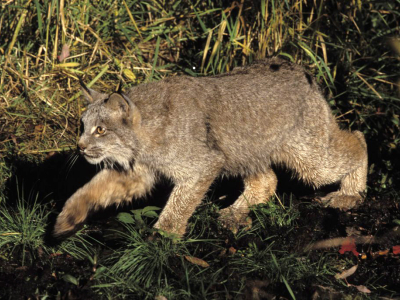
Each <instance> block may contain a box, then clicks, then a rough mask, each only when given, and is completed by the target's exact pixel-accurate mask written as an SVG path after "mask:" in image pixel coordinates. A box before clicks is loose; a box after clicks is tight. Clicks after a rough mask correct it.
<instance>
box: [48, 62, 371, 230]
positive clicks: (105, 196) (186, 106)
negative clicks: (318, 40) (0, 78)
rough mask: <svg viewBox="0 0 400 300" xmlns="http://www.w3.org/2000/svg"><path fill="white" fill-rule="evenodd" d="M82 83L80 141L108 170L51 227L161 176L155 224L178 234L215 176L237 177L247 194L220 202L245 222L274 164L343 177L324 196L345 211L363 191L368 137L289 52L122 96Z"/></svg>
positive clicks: (269, 191)
mask: <svg viewBox="0 0 400 300" xmlns="http://www.w3.org/2000/svg"><path fill="white" fill-rule="evenodd" d="M82 91H83V94H84V95H85V97H86V98H87V100H88V101H89V102H91V103H90V104H89V106H88V107H87V110H86V111H85V112H84V114H83V116H82V121H83V124H84V132H83V134H82V136H81V138H80V141H79V143H78V147H79V148H80V151H81V153H82V154H83V155H84V156H85V158H86V159H87V161H89V162H90V163H92V164H99V163H102V164H104V168H103V169H102V170H101V171H100V172H99V173H98V174H97V175H96V176H95V177H94V178H93V179H92V180H91V181H90V182H89V183H87V184H86V185H85V186H83V187H82V188H80V189H79V190H78V191H77V192H76V193H75V194H74V195H72V196H71V198H70V199H68V201H67V202H66V203H65V205H64V208H63V210H62V212H61V213H60V215H59V216H58V219H57V221H56V225H55V229H54V234H55V235H62V234H64V233H67V232H69V231H72V230H73V229H74V228H75V225H76V224H78V223H81V222H83V221H84V220H85V219H86V217H87V214H88V212H89V211H90V210H95V209H97V208H100V207H106V206H108V205H111V204H114V203H115V204H119V203H122V202H124V201H131V200H132V198H138V197H141V196H143V195H145V194H146V193H148V192H149V191H150V190H151V189H152V187H153V185H154V183H155V181H156V180H157V178H158V177H159V175H160V174H162V175H164V176H166V177H168V178H170V179H171V180H172V181H173V183H174V184H175V187H174V189H173V191H172V194H171V196H170V198H169V200H168V202H167V204H166V206H165V208H164V209H163V211H162V213H161V214H160V217H159V219H158V221H157V223H156V224H155V228H159V229H162V230H165V231H167V232H170V233H173V234H177V235H179V236H182V235H183V234H184V233H185V230H186V225H187V222H188V219H189V218H190V216H191V215H192V214H193V212H194V210H195V209H196V207H197V206H198V205H199V204H200V202H201V200H202V198H203V197H204V195H205V193H206V192H207V190H208V189H209V187H210V185H211V184H212V182H213V181H214V179H215V178H216V177H218V176H219V175H229V176H242V177H243V180H244V186H245V188H244V191H243V194H242V195H241V196H240V197H239V198H238V199H237V200H236V202H235V203H234V204H232V205H231V206H230V207H228V208H226V209H223V210H221V220H222V221H223V222H225V223H226V224H228V225H229V224H230V225H233V226H238V225H243V224H246V223H247V221H246V216H247V214H248V212H249V206H251V205H255V204H258V203H262V202H266V201H268V199H269V198H270V197H271V195H273V194H274V191H275V188H276V184H277V178H276V176H275V174H274V171H273V170H272V169H271V165H273V164H283V165H285V166H286V167H288V168H289V169H292V170H294V171H295V173H296V174H297V175H298V176H299V178H302V179H303V180H304V181H305V182H306V183H308V184H311V185H312V186H314V187H319V186H321V185H325V184H330V183H334V182H340V189H339V191H337V192H333V193H330V194H328V195H327V196H326V197H324V198H323V200H324V201H325V202H326V203H327V204H328V205H330V206H333V207H337V208H341V209H348V208H351V207H354V206H355V205H357V204H358V203H360V202H361V201H362V199H363V198H362V196H363V192H364V190H365V188H366V176H367V146H366V143H365V139H364V135H363V134H362V133H361V132H359V131H354V132H349V131H345V130H340V129H339V127H338V125H337V123H336V122H335V119H334V117H333V116H332V112H331V110H330V108H329V106H328V104H327V103H326V101H325V99H324V97H323V96H322V94H321V92H320V90H319V88H318V86H317V85H316V83H315V81H314V79H313V78H312V77H311V76H310V75H309V74H308V73H306V72H305V71H304V69H303V68H302V67H300V66H298V65H295V64H292V63H290V62H287V61H285V60H281V59H278V58H272V59H267V60H263V61H259V62H257V63H255V64H252V65H250V66H247V67H241V68H236V69H234V70H233V72H231V73H228V74H224V75H219V76H213V77H202V78H192V77H186V76H182V77H172V78H167V79H165V80H161V81H159V82H155V83H148V84H141V85H138V86H136V87H133V88H131V89H130V90H128V91H127V92H126V93H125V94H118V93H114V94H111V95H106V94H101V93H98V92H96V91H94V90H91V89H88V88H83V89H82ZM116 166H118V167H116ZM230 225H229V226H230Z"/></svg>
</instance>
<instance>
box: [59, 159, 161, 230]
mask: <svg viewBox="0 0 400 300" xmlns="http://www.w3.org/2000/svg"><path fill="white" fill-rule="evenodd" d="M153 182H154V176H153V174H151V173H149V172H148V170H147V169H146V168H145V167H142V166H137V167H136V168H135V170H134V171H132V172H128V173H121V172H117V171H115V170H108V169H106V170H102V171H101V172H100V173H99V174H97V175H96V176H95V177H94V178H93V179H92V180H91V181H90V182H89V183H87V184H86V185H85V186H83V187H82V188H80V189H79V190H78V191H77V192H75V194H73V195H72V196H71V197H70V198H69V199H68V200H67V202H65V205H64V207H63V210H62V212H61V213H60V214H59V216H58V217H57V221H56V224H55V226H54V235H55V236H60V235H63V234H66V233H68V232H70V231H72V230H74V228H75V226H76V225H77V224H80V223H82V222H83V221H85V219H86V217H87V215H88V212H89V211H90V210H96V209H99V208H101V207H107V206H109V205H111V204H114V203H116V204H120V203H121V202H123V201H131V200H132V198H133V197H136V198H138V197H141V196H144V195H145V194H146V193H147V192H149V191H150V189H151V187H152V186H153Z"/></svg>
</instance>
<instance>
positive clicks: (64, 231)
mask: <svg viewBox="0 0 400 300" xmlns="http://www.w3.org/2000/svg"><path fill="white" fill-rule="evenodd" d="M80 224H82V222H80V221H79V220H77V219H76V217H75V216H74V215H69V214H66V213H64V212H62V213H61V214H60V215H59V216H58V217H57V220H56V224H55V225H54V229H53V236H55V237H58V238H59V237H66V236H69V235H71V234H73V233H74V232H75V231H76V230H77V228H78V227H79V226H78V225H80Z"/></svg>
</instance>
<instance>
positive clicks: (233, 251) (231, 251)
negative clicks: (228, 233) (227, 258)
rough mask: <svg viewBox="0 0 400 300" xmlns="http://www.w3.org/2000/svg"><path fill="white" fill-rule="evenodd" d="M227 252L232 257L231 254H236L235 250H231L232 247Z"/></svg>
mask: <svg viewBox="0 0 400 300" xmlns="http://www.w3.org/2000/svg"><path fill="white" fill-rule="evenodd" d="M228 251H229V254H230V255H233V254H235V253H236V251H237V250H236V249H235V248H233V247H229V250H228Z"/></svg>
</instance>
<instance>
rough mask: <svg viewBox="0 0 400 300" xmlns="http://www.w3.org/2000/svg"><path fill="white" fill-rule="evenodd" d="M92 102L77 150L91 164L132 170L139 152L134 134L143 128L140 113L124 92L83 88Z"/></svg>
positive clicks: (85, 114) (90, 102) (84, 118)
mask: <svg viewBox="0 0 400 300" xmlns="http://www.w3.org/2000/svg"><path fill="white" fill-rule="evenodd" d="M82 93H83V95H84V96H85V98H86V100H87V101H88V102H89V105H88V106H87V109H86V111H85V112H84V113H83V115H82V123H83V130H82V135H81V138H80V140H79V142H78V147H79V149H80V152H81V154H82V155H83V156H84V157H85V158H86V160H87V161H88V162H89V163H92V164H99V163H101V162H103V163H104V164H105V166H106V167H108V168H112V167H115V166H117V167H122V168H124V169H126V170H127V169H129V168H130V167H131V166H132V163H133V162H134V161H135V158H136V156H137V152H138V147H139V144H138V141H137V138H136V134H135V132H136V131H137V130H138V129H139V128H140V123H141V118H140V113H139V111H138V109H137V107H136V106H135V105H134V103H133V102H132V101H131V100H130V99H129V98H128V97H127V96H126V95H124V94H122V93H113V94H111V95H107V94H102V93H99V92H96V91H95V90H92V89H88V88H87V87H85V86H82Z"/></svg>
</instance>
